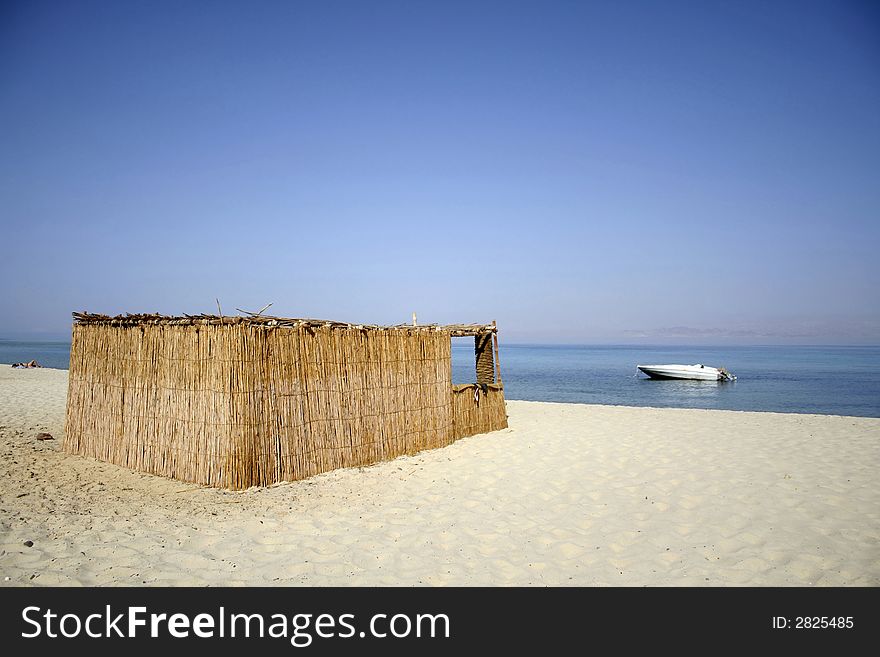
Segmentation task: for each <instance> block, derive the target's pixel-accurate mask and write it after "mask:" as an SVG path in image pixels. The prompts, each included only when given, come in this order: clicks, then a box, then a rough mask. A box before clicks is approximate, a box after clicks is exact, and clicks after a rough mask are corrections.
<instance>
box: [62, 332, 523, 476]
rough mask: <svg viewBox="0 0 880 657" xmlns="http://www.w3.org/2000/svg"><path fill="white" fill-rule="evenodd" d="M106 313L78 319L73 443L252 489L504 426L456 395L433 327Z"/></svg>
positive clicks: (89, 452)
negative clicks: (133, 317)
mask: <svg viewBox="0 0 880 657" xmlns="http://www.w3.org/2000/svg"><path fill="white" fill-rule="evenodd" d="M107 320H108V321H85V322H79V323H77V324H75V325H74V329H73V341H72V345H71V362H70V383H69V391H68V404H67V426H66V432H65V442H64V448H65V450H67V451H69V452H72V453H75V454H80V455H84V456H90V457H93V458H97V459H100V460H104V461H109V462H111V463H116V464H118V465H122V466H125V467H129V468H132V469H135V470H139V471H142V472H150V473H153V474H159V475H164V476H168V477H173V478H176V479H180V480H184V481H192V482H197V483H201V484H207V485H211V486H220V487H226V488H246V487H249V486H254V485H266V484H271V483H273V482H277V481H283V480H295V479H302V478H305V477H308V476H311V475H314V474H317V473H320V472H326V471H328V470H332V469H335V468H341V467H351V466H358V465H366V464H369V463H375V462H377V461H381V460H385V459H390V458H394V457H396V456H399V455H401V454H412V453H415V452H418V451H420V450H424V449H430V448H434V447H441V446H444V445H447V444H449V443H450V442H452V441H453V440H455V439H456V438H459V437H461V436H463V435H472V434H473V433H480V432H484V431H489V430H493V429H496V428H500V426H498V425H499V421H498V414H497V413H495V414H487V413H486V412H485V409H486V407H487V405H486V404H485V403H484V404H483V409H482V410H481V409H480V408H476V409H469V408H468V406H467V405H466V404H459V403H457V402H456V401H455V399H456V397H457V395H455V394H453V393H452V384H451V366H450V363H451V359H450V335H451V333H450V331H448V330H444V329H441V328H440V327H436V328H429V327H426V328H424V329H421V328H420V329H412V330H407V329H403V328H400V327H391V328H375V327H370V328H362V327H351V326H343V325H331V324H330V323H327V324H326V325H318V326H315V325H313V324H308V323H303V324H293V325H288V326H277V325H271V324H267V323H265V322H257V321H254V322H250V321H244V322H243V321H235V322H234V323H224V322H216V321H211V322H208V321H205V322H198V321H194V322H189V323H187V322H185V321H181V322H176V321H170V320H169V321H158V320H157V321H154V322H125V321H116V322H113V321H110V318H107ZM227 322H229V319H227ZM498 398H499V399H500V400H501V402H500V403H501V408H502V415H503V393H500V392H499V393H498ZM470 399H471V403H472V404H473V403H474V401H473V395H472V394H471V397H470ZM459 411H460V412H461V413H462V416H461V418H460V419H459V421H458V422H457V423H456V417H455V413H457V412H459ZM481 422H482V423H483V424H480V423H481ZM504 426H506V416H505V419H504Z"/></svg>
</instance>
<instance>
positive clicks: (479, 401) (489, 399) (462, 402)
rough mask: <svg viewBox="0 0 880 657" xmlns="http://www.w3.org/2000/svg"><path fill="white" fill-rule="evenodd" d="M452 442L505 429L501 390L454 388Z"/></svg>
mask: <svg viewBox="0 0 880 657" xmlns="http://www.w3.org/2000/svg"><path fill="white" fill-rule="evenodd" d="M452 412H453V416H454V418H455V421H454V425H453V435H454V437H455V440H458V439H459V438H465V437H467V436H474V435H476V434H479V433H488V432H489V431H498V430H499V429H506V428H507V407H506V405H505V403H504V388H502V387H501V386H500V385H488V386H486V389H485V390H483V388H482V386H479V385H456V386H454V387H453V390H452Z"/></svg>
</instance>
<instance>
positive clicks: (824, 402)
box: [0, 339, 880, 417]
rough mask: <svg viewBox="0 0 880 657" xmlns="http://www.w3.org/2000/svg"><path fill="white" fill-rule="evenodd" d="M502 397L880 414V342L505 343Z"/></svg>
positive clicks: (15, 356)
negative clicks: (668, 367) (667, 372)
mask: <svg viewBox="0 0 880 657" xmlns="http://www.w3.org/2000/svg"><path fill="white" fill-rule="evenodd" d="M33 359H35V360H37V362H39V363H40V364H41V365H44V366H46V367H55V368H59V369H67V368H68V366H69V361H70V343H69V342H21V341H12V340H3V339H0V363H15V362H22V361H29V360H33ZM499 360H500V370H501V377H502V380H503V381H504V395H505V397H506V398H507V399H524V400H531V401H549V402H571V403H579V404H612V405H618V406H653V407H665V408H703V409H726V410H734V411H770V412H777V413H821V414H825V415H851V416H861V417H880V346H878V347H838V346H833V347H827V346H826V347H822V346H784V347H782V346H767V347H753V346H735V347H730V346H725V347H702V346H701V347H679V346H631V345H626V346H595V345H584V346H573V345H542V344H503V343H502V345H501V353H500V359H499ZM664 363H681V364H686V365H693V364H696V363H703V364H704V365H711V366H713V367H719V366H724V367H726V368H727V369H728V370H730V371H731V372H732V373H733V374H735V375H736V376H737V380H736V381H734V382H715V381H657V380H654V379H649V378H647V377H645V376H644V375H643V374H641V373H639V372H638V371H637V370H636V365H640V364H664ZM474 379H475V371H474V351H473V342H472V341H469V340H465V339H461V340H454V341H453V348H452V380H453V382H454V383H470V382H473V380H474Z"/></svg>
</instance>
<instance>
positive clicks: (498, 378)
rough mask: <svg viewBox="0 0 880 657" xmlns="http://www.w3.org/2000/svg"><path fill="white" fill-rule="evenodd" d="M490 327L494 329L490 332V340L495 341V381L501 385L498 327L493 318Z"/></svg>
mask: <svg viewBox="0 0 880 657" xmlns="http://www.w3.org/2000/svg"><path fill="white" fill-rule="evenodd" d="M492 328H494V329H495V330H494V331H493V332H492V341H493V342H494V343H495V383H497V384H498V385H502V383H501V361H500V360H499V359H498V327H497V325H496V324H495V320H494V319H493V320H492Z"/></svg>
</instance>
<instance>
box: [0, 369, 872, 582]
mask: <svg viewBox="0 0 880 657" xmlns="http://www.w3.org/2000/svg"><path fill="white" fill-rule="evenodd" d="M66 385H67V373H66V372H64V371H60V370H48V369H44V370H13V369H12V368H10V367H8V366H0V445H2V459H0V477H2V480H0V481H2V485H0V585H6V586H10V585H23V584H24V585H27V584H31V585H52V584H60V585H132V584H138V585H143V584H147V585H272V584H281V585H297V584H305V585H421V584H425V585H447V584H454V585H599V586H605V585H636V586H642V585H652V586H653V585H676V586H677V585H689V586H690V585H694V586H698V585H759V586H777V585H870V586H876V585H878V584H880V481H878V473H880V420H878V419H866V418H850V417H837V416H819V415H790V414H777V413H740V412H728V411H698V410H675V409H647V408H624V407H610V406H588V405H576V404H544V403H535V402H509V404H508V409H509V410H508V412H509V414H510V425H511V429H508V430H505V431H500V432H496V433H493V434H486V435H482V436H474V437H471V438H466V439H464V440H461V441H459V442H458V443H456V444H454V445H452V446H451V447H447V448H445V449H440V450H434V451H431V452H426V453H422V454H420V455H418V456H415V457H403V458H399V459H397V460H395V461H391V462H388V463H382V464H378V465H375V466H372V467H369V468H361V469H352V470H343V471H336V472H332V473H328V474H325V475H321V476H318V477H314V478H312V479H310V480H306V481H301V482H294V483H289V484H281V485H277V486H273V487H271V488H267V489H251V490H248V491H244V492H238V493H235V492H229V491H222V490H214V489H202V488H199V487H197V486H194V485H190V484H184V483H180V482H176V481H172V480H168V479H162V478H159V477H154V476H150V475H143V474H138V473H134V472H130V471H128V470H125V469H123V468H120V467H117V466H113V465H109V464H106V463H100V462H97V461H93V460H90V459H85V458H81V457H75V456H69V455H66V454H64V453H62V452H60V451H59V448H60V439H61V436H62V430H63V422H64V404H65V395H66ZM39 431H48V432H49V433H51V434H53V435H54V436H55V437H56V440H52V441H45V442H38V441H36V440H35V438H34V436H35V434H36V433H37V432H39ZM25 541H33V546H32V547H27V546H25V545H24V542H25ZM7 578H8V579H7Z"/></svg>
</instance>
